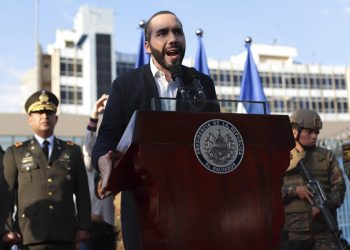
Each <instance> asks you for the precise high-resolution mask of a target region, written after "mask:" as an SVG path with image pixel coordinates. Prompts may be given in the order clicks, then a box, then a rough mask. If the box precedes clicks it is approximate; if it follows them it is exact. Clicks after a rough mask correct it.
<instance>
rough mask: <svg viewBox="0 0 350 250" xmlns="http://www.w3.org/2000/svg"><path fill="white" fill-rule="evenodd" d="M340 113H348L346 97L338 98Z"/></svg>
mask: <svg viewBox="0 0 350 250" xmlns="http://www.w3.org/2000/svg"><path fill="white" fill-rule="evenodd" d="M336 102H337V109H338V113H348V101H347V99H346V98H337V100H336Z"/></svg>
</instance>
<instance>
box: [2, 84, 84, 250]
mask: <svg viewBox="0 0 350 250" xmlns="http://www.w3.org/2000/svg"><path fill="white" fill-rule="evenodd" d="M58 103H59V101H58V99H57V97H56V96H55V95H54V94H52V93H51V92H49V91H45V90H43V91H38V92H36V93H34V94H33V95H31V96H30V97H29V98H28V100H27V101H26V104H25V109H26V111H27V113H28V123H29V125H30V126H31V128H32V130H33V132H34V136H33V137H32V138H31V139H30V140H27V141H25V142H18V143H16V144H15V145H13V146H11V147H9V148H8V149H7V150H6V153H5V155H4V170H3V172H4V173H3V174H4V175H3V176H4V180H5V184H6V186H7V189H8V192H9V193H10V194H11V199H8V200H7V201H6V202H7V203H9V209H8V210H13V209H12V208H13V207H14V206H15V205H16V206H17V211H16V218H17V220H16V221H14V220H13V218H12V216H11V211H5V212H6V215H7V216H8V219H7V221H8V222H7V224H6V227H7V228H6V231H5V232H0V233H2V239H3V241H4V242H6V243H7V244H9V245H11V244H21V245H23V246H21V249H25V250H49V249H50V250H75V249H76V243H79V242H81V241H85V240H87V239H88V238H89V230H90V227H91V205H90V195H89V188H88V181H87V175H86V172H85V167H84V162H83V156H82V152H81V149H80V147H79V146H77V145H75V144H74V143H73V142H70V141H63V140H60V139H58V138H56V137H55V136H54V128H55V125H56V122H57V119H58V117H57V115H56V110H57V106H58ZM73 195H75V197H76V199H75V202H74V199H73V198H74V197H73Z"/></svg>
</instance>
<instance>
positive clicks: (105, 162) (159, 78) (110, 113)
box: [92, 11, 216, 249]
mask: <svg viewBox="0 0 350 250" xmlns="http://www.w3.org/2000/svg"><path fill="white" fill-rule="evenodd" d="M145 48H146V51H147V53H149V54H151V59H150V62H149V64H146V65H144V66H142V67H140V68H137V69H135V70H132V71H130V72H128V73H126V74H123V75H120V76H119V77H118V78H117V79H116V80H115V81H114V82H113V84H112V87H111V90H110V93H109V99H108V102H107V106H106V109H105V112H104V115H103V120H102V123H101V126H100V129H99V132H98V137H97V141H96V144H95V147H94V149H93V153H92V160H93V164H94V166H95V167H97V168H98V170H99V171H100V172H101V176H102V183H103V185H102V190H101V191H102V193H103V192H104V188H105V184H106V183H107V182H106V180H107V179H108V177H105V176H106V175H107V176H109V174H110V172H111V169H112V155H113V151H114V150H115V148H116V146H117V145H118V143H119V140H120V139H121V137H122V135H123V133H124V130H125V129H126V127H127V125H128V122H129V120H130V118H131V116H132V114H133V113H134V111H135V110H151V99H153V98H159V97H169V98H177V99H180V98H183V97H184V95H186V97H188V98H194V96H195V95H196V94H197V93H196V92H200V91H202V93H201V94H202V95H204V96H205V98H206V99H216V93H215V87H214V82H213V80H212V79H211V78H210V77H209V76H207V75H205V74H202V73H200V72H198V71H196V70H195V69H193V68H188V67H185V66H183V65H181V64H182V60H183V58H184V55H185V50H186V41H185V35H184V32H183V28H182V23H181V22H180V20H179V19H178V18H177V16H176V15H175V14H174V13H172V12H170V11H160V12H157V13H155V14H154V15H153V16H152V17H151V18H150V19H149V20H148V21H147V23H146V26H145ZM174 68H176V69H175V70H173V69H174ZM171 71H172V72H171ZM172 73H173V74H172ZM194 79H196V82H197V84H198V82H199V83H200V85H201V86H200V87H197V86H194V85H197V84H193V82H194V81H193V80H194ZM197 80H198V81H197ZM191 83H192V84H191ZM193 86H194V87H193ZM186 88H187V89H188V91H184V92H183V90H184V89H186ZM190 88H191V89H190ZM189 89H190V90H189ZM199 90H200V91H199ZM169 132H170V131H169ZM130 200H131V201H132V200H133V196H132V193H131V192H123V194H122V222H123V221H125V220H126V218H127V220H128V221H130V216H132V214H134V213H131V212H130V210H132V209H133V206H132V205H130V204H132V203H130ZM125 203H127V204H128V205H127V206H126V205H125ZM123 204H124V205H123ZM135 214H136V213H135ZM128 216H129V217H128ZM132 224H133V223H127V224H126V223H124V224H123V223H122V227H123V236H124V241H125V244H126V249H139V248H140V245H139V243H138V240H135V237H137V238H139V236H138V233H137V231H138V230H137V227H133V225H132ZM129 235H132V238H130V236H129Z"/></svg>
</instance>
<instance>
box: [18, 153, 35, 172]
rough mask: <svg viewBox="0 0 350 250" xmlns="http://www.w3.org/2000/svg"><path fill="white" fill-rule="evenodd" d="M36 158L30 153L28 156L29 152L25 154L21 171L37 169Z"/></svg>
mask: <svg viewBox="0 0 350 250" xmlns="http://www.w3.org/2000/svg"><path fill="white" fill-rule="evenodd" d="M35 168H36V167H35V163H34V158H33V157H32V156H31V155H30V153H29V156H28V152H27V153H26V154H25V157H23V158H22V165H21V171H29V170H31V169H35Z"/></svg>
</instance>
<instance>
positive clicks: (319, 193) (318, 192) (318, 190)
mask: <svg viewBox="0 0 350 250" xmlns="http://www.w3.org/2000/svg"><path fill="white" fill-rule="evenodd" d="M299 163H300V170H301V172H302V175H303V176H304V178H305V180H306V181H307V185H308V187H309V189H310V190H311V192H312V194H313V197H312V200H313V204H312V205H313V206H314V207H317V208H318V209H319V210H320V211H321V214H322V215H323V218H324V220H325V221H326V224H327V226H328V229H329V231H331V233H332V234H333V236H334V238H335V239H336V240H337V242H338V245H339V249H340V250H344V247H343V244H342V243H341V241H340V234H341V232H340V230H338V225H337V222H336V221H335V220H334V217H333V215H332V214H331V212H330V211H329V209H328V207H327V205H326V202H327V196H326V194H325V192H324V191H323V188H322V186H321V183H320V182H319V181H318V180H316V179H315V178H313V177H312V176H311V174H310V173H309V171H308V170H307V168H306V166H305V164H304V163H303V160H300V161H299Z"/></svg>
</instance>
